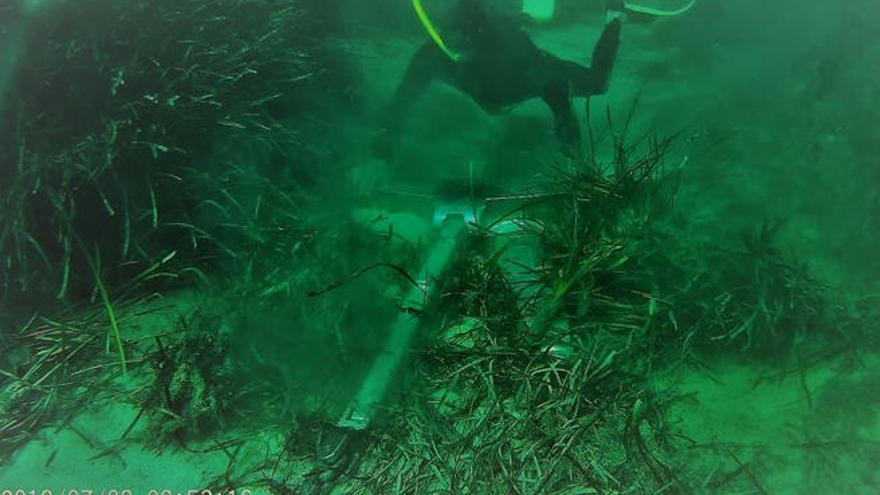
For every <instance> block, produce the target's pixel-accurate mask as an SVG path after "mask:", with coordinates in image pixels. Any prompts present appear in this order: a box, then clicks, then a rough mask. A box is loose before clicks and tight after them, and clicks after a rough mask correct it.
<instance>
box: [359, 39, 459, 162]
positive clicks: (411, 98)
mask: <svg viewBox="0 0 880 495" xmlns="http://www.w3.org/2000/svg"><path fill="white" fill-rule="evenodd" d="M450 63H451V61H450V60H449V59H448V58H447V57H446V55H444V54H443V52H442V51H440V50H439V49H438V48H437V47H436V46H435V45H433V44H430V43H429V44H425V45H424V46H422V47H421V48H420V49H419V51H418V52H416V54H415V55H414V56H413V58H412V59H411V60H410V63H409V67H407V69H406V74H405V75H404V76H403V80H402V81H401V83H400V85H399V86H398V87H397V91H396V92H395V93H394V99H393V100H392V101H391V106H390V108H389V110H388V114H387V116H386V117H385V125H384V129H383V130H382V134H381V135H380V136H379V137H378V139H377V141H376V143H375V146H374V147H375V151H376V154H377V155H379V156H380V157H387V156H388V155H389V154H390V152H391V150H392V148H393V145H394V141H396V140H397V138H398V133H399V132H400V129H401V127H402V125H403V122H404V120H405V119H406V114H407V113H408V111H409V109H410V107H412V105H413V103H415V101H416V100H417V99H418V97H419V96H420V95H421V94H422V93H423V92H424V91H425V89H426V88H427V87H428V85H429V84H430V83H431V81H433V80H434V79H448V74H449V69H450V68H449V64H450Z"/></svg>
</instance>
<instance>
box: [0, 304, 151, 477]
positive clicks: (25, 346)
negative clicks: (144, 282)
mask: <svg viewBox="0 0 880 495" xmlns="http://www.w3.org/2000/svg"><path fill="white" fill-rule="evenodd" d="M144 302H145V301H129V302H128V303H126V304H121V303H116V310H117V316H118V317H119V323H120V324H121V325H125V324H126V322H127V320H128V318H130V317H131V315H132V311H131V309H132V308H133V307H134V306H136V305H137V304H140V303H144ZM108 338H109V331H108V323H107V315H106V313H105V311H104V309H103V308H98V307H96V308H95V309H92V310H79V311H77V312H76V313H66V314H60V315H57V316H54V317H53V318H47V317H44V316H39V315H35V316H33V317H32V318H31V319H30V320H29V321H28V322H27V323H26V324H24V325H23V326H22V327H20V328H19V329H18V330H16V331H14V332H11V333H10V338H9V341H8V342H6V343H5V344H4V346H3V347H2V349H0V352H2V353H3V354H4V358H3V359H2V360H0V361H2V363H0V364H2V367H0V462H3V461H5V460H6V459H8V458H9V456H11V455H12V454H13V453H14V452H15V451H16V450H17V449H18V448H19V447H21V446H22V445H24V444H25V443H26V442H27V441H28V440H30V439H31V438H33V436H34V435H36V434H37V433H38V432H39V431H40V430H41V429H42V428H44V427H46V426H48V425H55V426H56V427H57V428H58V429H59V430H61V429H63V428H65V427H66V426H67V424H68V423H69V422H70V420H71V419H72V418H73V416H74V415H75V414H77V413H78V412H80V411H81V410H82V409H83V408H85V407H88V406H91V405H93V404H94V403H95V402H96V401H98V400H100V398H102V397H106V394H107V393H108V392H110V391H112V382H113V380H115V379H116V378H118V377H119V374H120V373H121V372H122V369H121V367H120V366H119V363H118V362H117V361H116V358H115V357H114V354H113V353H108V352H107V350H108V348H109V347H110V342H109V341H108ZM134 344H135V343H134V342H132V341H128V342H126V349H127V350H128V352H130V353H132V354H134V351H136V350H137V346H135V345H134ZM139 362H140V359H138V358H135V359H130V360H129V365H130V366H132V367H134V366H137V365H138V364H139Z"/></svg>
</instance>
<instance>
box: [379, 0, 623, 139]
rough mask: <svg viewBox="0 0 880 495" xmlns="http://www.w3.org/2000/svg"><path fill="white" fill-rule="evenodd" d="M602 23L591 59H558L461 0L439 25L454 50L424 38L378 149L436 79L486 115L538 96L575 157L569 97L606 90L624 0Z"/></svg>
mask: <svg viewBox="0 0 880 495" xmlns="http://www.w3.org/2000/svg"><path fill="white" fill-rule="evenodd" d="M608 10H609V16H608V19H609V21H608V23H607V24H606V25H605V28H604V30H603V31H602V35H601V36H600V38H599V41H598V42H597V43H596V45H595V47H594V49H593V58H592V60H591V63H590V66H589V67H586V66H583V65H580V64H577V63H575V62H571V61H567V60H562V59H560V58H558V57H556V56H554V55H552V54H550V53H548V52H546V51H544V50H542V49H541V48H539V47H538V46H537V45H535V44H534V42H532V40H531V39H530V38H529V36H528V34H527V33H526V32H525V31H524V30H523V29H522V27H521V26H520V25H519V23H517V22H516V21H515V20H513V19H510V18H508V17H506V16H503V15H500V14H497V13H495V12H491V11H489V9H488V8H487V7H486V6H485V5H483V4H481V3H480V1H479V0H459V2H458V4H457V7H456V9H455V10H454V11H453V14H452V19H451V20H452V23H451V26H452V27H451V29H450V30H448V31H446V32H444V36H446V37H447V38H448V40H449V46H451V47H454V49H455V50H456V51H458V52H459V54H456V55H457V56H456V57H453V56H452V54H450V53H447V52H446V51H444V50H443V49H441V47H440V46H438V44H437V43H435V42H431V41H428V42H426V43H425V44H424V45H423V46H422V47H421V48H420V49H419V50H418V52H416V54H415V55H414V56H413V58H412V60H411V61H410V64H409V67H408V69H407V71H406V75H405V76H404V78H403V81H402V82H401V84H400V86H399V87H398V89H397V92H396V94H395V95H394V100H393V102H392V104H391V108H390V111H389V115H388V121H387V125H386V127H385V134H384V135H383V136H381V139H380V141H379V143H378V144H379V147H378V150H377V151H378V152H379V154H380V155H386V156H387V154H388V152H389V151H390V147H391V146H392V142H393V140H394V139H395V138H396V136H397V134H398V132H399V130H400V126H401V125H402V122H403V119H404V117H405V116H406V112H407V110H408V109H409V107H410V106H411V104H412V103H413V102H414V101H415V99H416V98H417V97H418V96H419V95H420V94H421V93H422V92H423V90H424V89H425V88H426V87H427V86H428V85H429V83H431V82H432V81H434V80H439V81H443V82H445V83H448V84H451V85H452V86H455V87H456V88H458V89H459V90H461V91H462V92H464V93H466V94H468V95H469V96H470V97H471V98H473V100H474V101H475V102H477V103H478V104H479V105H480V107H482V108H483V109H484V110H485V111H486V112H488V113H490V114H498V113H500V112H503V111H505V110H507V109H509V108H511V107H513V106H514V105H516V104H518V103H521V102H523V101H525V100H529V99H531V98H541V99H543V100H544V102H545V103H546V104H547V106H548V107H549V108H550V111H551V112H552V113H553V118H554V121H555V125H556V133H557V136H558V137H559V140H560V141H561V144H562V147H563V152H564V153H565V154H566V155H568V156H574V155H575V154H576V153H577V151H578V149H579V146H580V132H579V130H578V123H577V119H576V118H575V114H574V109H573V107H572V98H574V97H589V96H592V95H598V94H602V93H604V92H605V91H606V90H607V88H608V83H609V80H610V78H611V72H612V68H613V67H614V60H615V58H616V56H617V48H618V45H619V39H620V29H621V17H622V16H623V15H624V14H625V12H626V8H625V7H624V4H623V2H620V1H609V2H608Z"/></svg>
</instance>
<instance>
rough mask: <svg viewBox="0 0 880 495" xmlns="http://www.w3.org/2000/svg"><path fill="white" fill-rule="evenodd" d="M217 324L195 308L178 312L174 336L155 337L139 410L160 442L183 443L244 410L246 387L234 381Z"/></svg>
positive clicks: (219, 320) (218, 319) (225, 342)
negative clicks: (150, 377) (149, 382)
mask: <svg viewBox="0 0 880 495" xmlns="http://www.w3.org/2000/svg"><path fill="white" fill-rule="evenodd" d="M222 325H223V320H222V318H221V317H219V316H218V315H212V314H209V313H207V312H205V311H203V310H196V311H195V312H194V313H193V314H192V315H190V316H187V317H184V316H181V318H180V321H179V328H178V329H177V330H178V331H179V333H180V338H179V339H176V340H173V341H172V340H170V339H166V340H165V341H163V340H162V338H160V337H156V338H155V345H156V350H155V352H154V353H153V356H152V357H151V358H150V366H151V368H152V370H153V372H154V374H155V377H156V378H155V381H154V385H153V387H152V389H151V390H150V392H149V396H148V397H147V398H146V400H145V402H144V404H143V406H142V409H143V410H144V411H146V412H147V413H148V418H149V419H150V430H151V432H152V434H151V438H153V439H155V441H156V442H157V443H159V444H160V445H161V444H166V443H175V444H177V445H180V446H186V445H187V444H188V443H189V442H190V441H193V440H197V439H200V438H204V436H205V435H207V434H210V433H214V432H216V431H217V429H218V428H220V427H221V426H222V425H223V424H224V422H225V421H227V420H230V419H231V418H233V417H234V416H235V414H236V413H238V412H244V411H245V410H246V406H245V405H246V404H247V400H246V399H245V398H244V396H245V394H246V393H247V391H248V390H249V388H248V387H245V386H244V384H243V383H241V381H240V380H237V379H236V375H235V373H234V369H233V364H232V362H231V360H230V353H229V342H228V335H227V334H225V333H224V332H223V331H222V329H221V327H222Z"/></svg>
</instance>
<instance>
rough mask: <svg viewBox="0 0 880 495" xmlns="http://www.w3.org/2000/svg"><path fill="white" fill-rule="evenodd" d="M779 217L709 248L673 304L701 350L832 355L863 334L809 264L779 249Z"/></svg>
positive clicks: (862, 329)
mask: <svg viewBox="0 0 880 495" xmlns="http://www.w3.org/2000/svg"><path fill="white" fill-rule="evenodd" d="M783 225H784V223H783V222H781V221H776V222H767V221H765V222H764V223H763V224H762V225H761V226H760V227H758V228H757V229H755V230H753V231H751V232H745V233H743V234H742V236H741V239H740V243H739V245H734V246H735V247H733V248H731V249H718V250H714V251H713V252H711V253H709V254H711V257H710V258H709V259H710V260H711V261H710V264H708V265H707V266H708V267H710V268H711V270H707V271H706V272H697V273H692V274H691V278H690V281H689V282H688V284H687V285H686V286H684V289H683V291H682V293H681V294H679V295H677V296H676V298H677V299H678V301H679V304H678V309H679V311H680V314H681V315H682V317H683V318H686V319H688V320H689V321H693V322H695V323H696V324H695V325H693V327H692V329H691V332H692V337H693V340H694V343H695V344H698V345H700V346H701V348H703V349H704V350H709V349H711V348H715V349H719V348H727V347H734V348H739V349H741V350H744V351H748V353H749V354H750V355H752V356H771V357H772V356H780V355H782V356H788V355H790V354H791V351H794V350H797V351H798V354H800V355H802V356H805V355H807V354H813V353H814V351H815V352H818V354H817V355H825V356H828V355H830V354H829V353H839V352H841V351H844V350H846V349H850V348H851V347H852V345H853V343H854V342H855V341H857V340H858V339H859V338H860V336H861V335H863V334H864V328H863V324H862V322H860V321H859V319H858V318H857V317H856V316H854V313H853V311H851V309H850V308H847V307H845V306H844V305H842V304H841V303H840V302H839V301H838V300H839V295H838V294H837V293H836V292H835V291H834V290H832V289H831V288H830V287H828V286H826V285H824V284H822V283H821V282H819V281H818V280H816V279H815V278H814V277H813V276H812V275H811V274H810V270H809V268H808V266H807V265H806V263H802V262H798V261H797V259H796V258H795V256H794V255H793V254H789V253H785V252H783V250H782V249H780V248H779V247H778V245H779V241H778V240H777V237H778V234H779V232H780V230H781V229H782V227H783Z"/></svg>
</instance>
